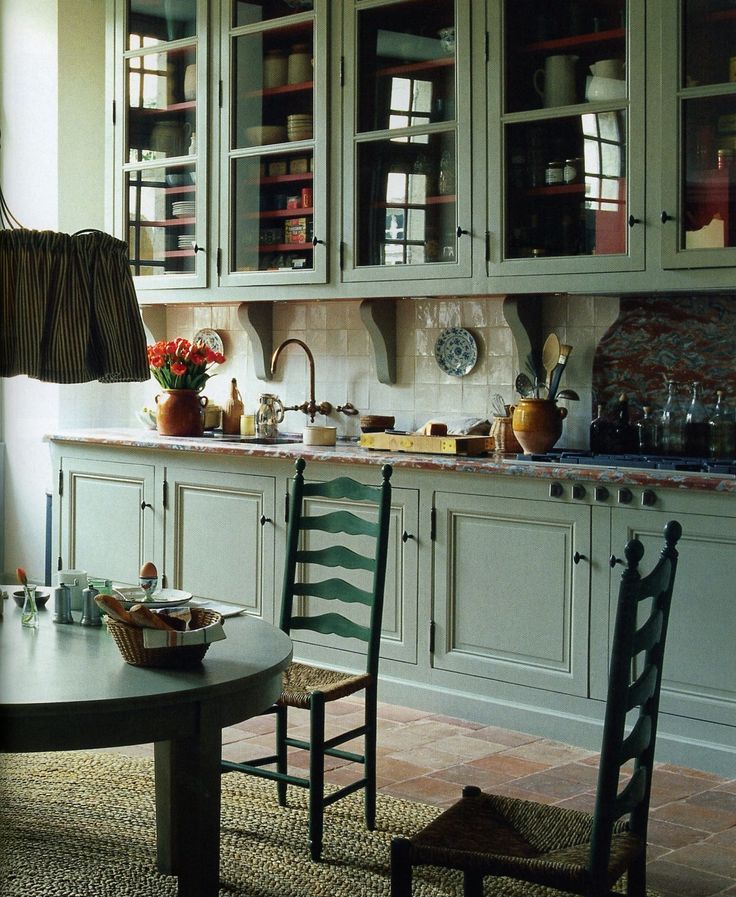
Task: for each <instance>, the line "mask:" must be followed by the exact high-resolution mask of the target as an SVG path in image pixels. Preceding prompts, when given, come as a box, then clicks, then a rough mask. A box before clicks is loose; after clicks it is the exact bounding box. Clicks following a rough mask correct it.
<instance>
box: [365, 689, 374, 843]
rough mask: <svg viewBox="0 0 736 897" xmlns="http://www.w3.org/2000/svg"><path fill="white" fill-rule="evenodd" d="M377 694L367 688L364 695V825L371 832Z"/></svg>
mask: <svg viewBox="0 0 736 897" xmlns="http://www.w3.org/2000/svg"><path fill="white" fill-rule="evenodd" d="M377 715H378V695H377V692H376V689H375V688H368V689H367V691H366V695H365V739H364V747H363V755H364V757H365V766H364V769H365V773H364V774H365V825H366V828H367V829H368V831H370V832H372V831H373V830H374V829H375V827H376V735H377V733H376V718H377Z"/></svg>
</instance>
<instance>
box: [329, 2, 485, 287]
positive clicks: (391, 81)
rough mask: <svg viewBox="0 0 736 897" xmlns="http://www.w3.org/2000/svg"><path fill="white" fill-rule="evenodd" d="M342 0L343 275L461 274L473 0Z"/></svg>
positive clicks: (465, 244) (466, 227)
mask: <svg viewBox="0 0 736 897" xmlns="http://www.w3.org/2000/svg"><path fill="white" fill-rule="evenodd" d="M344 6H345V10H346V13H345V26H344V60H345V63H344V64H345V87H344V90H343V93H344V96H343V103H344V114H343V123H344V127H343V135H342V136H343V165H344V168H343V190H342V194H343V258H342V278H343V280H344V281H346V282H350V281H373V282H376V281H379V282H380V281H392V282H399V283H402V284H403V283H404V282H407V281H425V280H427V279H433V278H434V279H441V280H443V281H447V280H448V279H453V280H454V279H455V278H459V279H462V278H466V279H467V278H470V276H471V274H472V254H473V236H472V224H471V212H472V210H471V178H470V174H471V165H470V162H471V138H470V135H471V105H470V97H471V87H472V81H471V77H470V45H471V41H470V28H471V4H470V3H469V2H467V0H456V2H447V0H345V4H344ZM466 289H470V285H469V284H468V285H467V286H466Z"/></svg>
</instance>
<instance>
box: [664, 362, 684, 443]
mask: <svg viewBox="0 0 736 897" xmlns="http://www.w3.org/2000/svg"><path fill="white" fill-rule="evenodd" d="M684 426H685V416H684V414H683V412H682V408H681V406H680V400H679V398H678V396H677V383H676V382H675V381H674V380H668V381H667V399H666V401H665V403H664V407H663V408H662V416H661V419H660V446H661V449H662V453H663V454H665V455H679V454H680V453H681V452H682V448H683V435H684Z"/></svg>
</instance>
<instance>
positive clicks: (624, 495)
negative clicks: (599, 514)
mask: <svg viewBox="0 0 736 897" xmlns="http://www.w3.org/2000/svg"><path fill="white" fill-rule="evenodd" d="M633 497H634V496H633V494H632V492H631V489H626V488H624V489H619V490H618V503H619V504H620V505H630V504H631V499H632V498H633Z"/></svg>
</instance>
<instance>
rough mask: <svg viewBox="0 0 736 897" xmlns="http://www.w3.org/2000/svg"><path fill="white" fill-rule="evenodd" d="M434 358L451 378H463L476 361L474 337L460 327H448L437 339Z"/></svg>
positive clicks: (476, 348) (476, 350)
mask: <svg viewBox="0 0 736 897" xmlns="http://www.w3.org/2000/svg"><path fill="white" fill-rule="evenodd" d="M434 357H435V358H436V360H437V364H438V365H439V366H440V367H441V368H442V370H443V371H444V372H445V373H446V374H450V376H452V377H464V376H465V374H468V373H470V371H472V370H473V368H474V367H475V363H476V361H477V360H478V345H477V343H476V342H475V337H474V336H473V334H472V333H471V332H470V331H469V330H464V329H463V328H462V327H448V328H447V329H446V330H443V331H442V333H440V335H439V336H438V337H437V342H436V343H435V344H434Z"/></svg>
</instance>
